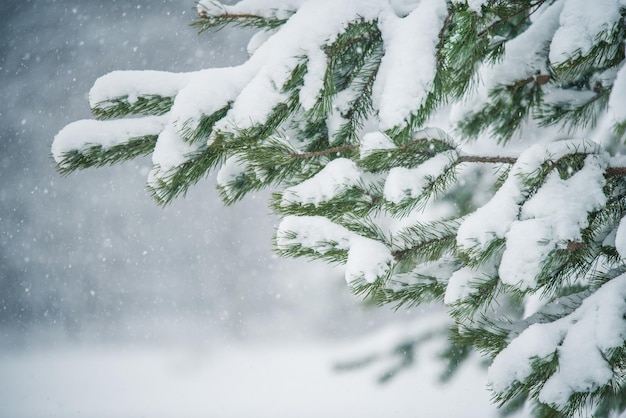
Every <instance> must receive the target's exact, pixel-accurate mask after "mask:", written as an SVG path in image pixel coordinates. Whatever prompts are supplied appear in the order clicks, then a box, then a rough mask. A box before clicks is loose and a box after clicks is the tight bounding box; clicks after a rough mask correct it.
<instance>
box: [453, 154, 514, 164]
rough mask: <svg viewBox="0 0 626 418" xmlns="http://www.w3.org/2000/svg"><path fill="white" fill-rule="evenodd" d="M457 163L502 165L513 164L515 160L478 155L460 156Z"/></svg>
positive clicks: (512, 158)
mask: <svg viewBox="0 0 626 418" xmlns="http://www.w3.org/2000/svg"><path fill="white" fill-rule="evenodd" d="M457 161H458V162H459V163H494V164H498V163H502V164H515V163H516V162H517V158H514V157H481V156H479V155H462V156H460V157H459V159H458V160H457Z"/></svg>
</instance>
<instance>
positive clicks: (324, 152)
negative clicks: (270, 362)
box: [289, 145, 359, 158]
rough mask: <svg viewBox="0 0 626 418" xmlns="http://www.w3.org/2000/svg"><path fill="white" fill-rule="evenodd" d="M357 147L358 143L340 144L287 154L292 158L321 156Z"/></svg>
mask: <svg viewBox="0 0 626 418" xmlns="http://www.w3.org/2000/svg"><path fill="white" fill-rule="evenodd" d="M358 148H359V146H358V145H342V146H339V147H333V148H328V149H324V150H321V151H313V152H305V153H295V152H294V153H291V154H289V156H290V157H293V158H312V157H321V156H324V155H328V154H336V153H338V152H341V151H351V150H355V149H358Z"/></svg>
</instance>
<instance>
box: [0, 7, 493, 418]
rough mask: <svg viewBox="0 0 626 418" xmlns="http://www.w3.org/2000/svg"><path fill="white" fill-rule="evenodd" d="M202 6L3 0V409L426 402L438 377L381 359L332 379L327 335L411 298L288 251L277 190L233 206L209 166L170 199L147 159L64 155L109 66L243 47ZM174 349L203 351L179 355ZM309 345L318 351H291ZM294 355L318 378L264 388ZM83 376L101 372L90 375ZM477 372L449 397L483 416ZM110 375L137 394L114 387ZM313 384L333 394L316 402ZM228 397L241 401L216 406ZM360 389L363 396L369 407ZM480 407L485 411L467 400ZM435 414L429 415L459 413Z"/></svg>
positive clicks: (400, 408)
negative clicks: (65, 163)
mask: <svg viewBox="0 0 626 418" xmlns="http://www.w3.org/2000/svg"><path fill="white" fill-rule="evenodd" d="M194 18H195V11H194V3H193V1H189V0H158V1H147V0H137V1H119V0H117V1H116V0H109V1H106V2H104V1H101V0H98V1H95V0H80V1H79V0H73V1H72V0H56V1H55V0H38V1H35V0H20V1H9V0H4V1H2V2H0V98H1V100H0V121H1V122H2V123H1V124H0V416H11V417H27V416H32V417H42V416H62V417H68V416H88V417H96V416H103V417H106V416H128V417H134V416H149V417H153V416H182V417H185V416H219V417H221V416H272V417H279V416H285V417H288V416H292V417H293V416H300V417H302V416H305V415H304V413H303V411H309V412H310V413H311V414H312V415H311V416H323V415H319V414H320V413H322V414H325V415H326V416H331V417H332V416H339V415H335V413H337V414H340V413H341V414H345V411H352V412H356V411H361V412H359V413H360V414H361V416H380V415H379V414H380V413H381V412H380V411H382V410H384V411H386V412H389V411H395V414H394V415H393V416H396V417H401V416H415V415H414V413H415V407H416V405H418V404H422V407H423V405H429V404H428V403H425V401H426V399H430V402H431V404H432V403H433V402H435V401H436V399H437V397H436V396H435V395H433V394H428V393H424V392H423V391H424V390H426V389H425V388H431V386H432V385H431V382H430V381H425V380H424V376H421V377H420V376H417V375H412V377H411V379H416V376H417V378H421V379H422V380H421V381H422V383H421V384H423V385H426V386H423V388H422V389H421V390H422V396H420V397H419V399H418V398H414V397H413V396H412V394H413V393H415V391H416V390H418V388H419V387H420V386H418V385H419V383H417V381H416V380H411V381H410V384H407V383H406V382H404V383H403V385H404V386H402V388H403V389H402V390H400V391H398V389H397V388H398V387H399V386H396V389H393V390H392V389H387V391H386V392H385V391H384V390H383V389H381V388H380V387H377V386H376V385H375V383H373V382H374V380H375V379H374V378H373V377H372V374H365V375H364V374H361V375H359V376H358V382H359V383H358V384H359V385H361V386H358V388H359V389H355V384H356V383H355V382H356V380H355V379H356V378H351V379H352V380H349V381H347V382H346V381H343V382H344V383H329V382H331V380H329V379H332V376H334V373H333V372H332V361H331V360H332V359H333V358H336V357H337V354H336V352H335V351H334V349H328V350H327V349H326V348H320V347H330V346H333V344H337V343H343V342H349V341H353V340H355V338H357V337H361V336H367V335H369V334H370V333H372V332H374V331H377V330H379V329H382V328H384V327H383V325H385V324H389V323H398V322H400V323H405V322H406V320H407V319H410V318H413V317H414V316H415V314H416V312H411V311H401V312H398V313H393V312H391V311H390V310H388V309H380V308H372V307H367V306H364V304H363V303H362V302H360V301H359V300H358V299H357V298H355V297H353V296H352V295H350V294H349V291H348V290H347V287H346V285H345V282H344V280H343V278H342V273H341V271H338V270H333V269H331V268H328V267H326V266H325V265H323V264H321V263H306V262H301V261H293V260H279V259H276V258H275V257H274V256H273V255H272V252H271V236H272V233H273V229H274V227H275V222H276V218H275V217H273V216H272V215H270V214H269V210H268V208H267V204H266V200H267V197H268V195H267V194H264V193H259V194H257V195H255V196H251V197H249V198H247V199H245V200H244V201H243V202H241V203H239V204H237V205H235V206H233V207H228V208H225V207H224V206H223V205H222V203H221V201H220V199H219V197H218V194H217V192H216V191H215V189H214V182H213V179H212V178H209V179H207V180H206V181H205V182H201V183H199V184H198V185H197V186H195V187H194V188H193V189H192V190H191V192H190V193H189V194H188V196H187V197H186V198H184V199H179V200H178V201H176V202H174V203H173V204H171V205H170V206H168V207H166V208H161V207H158V206H156V204H154V202H153V201H152V200H151V198H150V197H149V195H148V193H147V192H146V191H145V180H146V176H147V173H148V170H149V168H150V160H149V158H146V159H142V160H135V161H132V162H129V163H125V164H123V165H120V166H116V167H110V168H109V167H107V168H102V169H93V170H86V171H82V172H79V173H74V174H72V175H70V176H67V177H61V176H59V174H58V173H57V172H56V171H55V168H54V162H53V161H52V159H51V157H50V145H51V142H52V140H53V137H54V135H55V134H56V133H57V132H58V131H59V130H60V129H61V128H63V127H64V126H65V125H66V124H67V123H70V122H72V121H75V120H78V119H82V118H89V117H90V113H89V107H88V102H87V94H88V91H89V88H90V87H91V85H92V84H93V82H94V81H95V80H96V78H97V77H99V76H101V75H103V74H106V73H107V72H109V71H113V70H124V69H128V70H130V69H132V70H141V69H152V70H167V71H194V70H198V69H201V68H205V67H209V66H228V65H235V64H237V63H240V62H242V61H243V60H244V59H245V57H246V54H245V44H246V40H247V36H248V35H249V34H246V33H245V32H242V31H237V32H232V31H229V30H223V31H220V32H218V33H211V34H209V33H205V34H202V35H200V36H198V34H197V33H196V32H195V30H194V29H192V28H190V27H189V26H188V25H189V23H191V22H192V21H193V20H194ZM401 333H402V331H400V334H401ZM397 334H398V332H396V334H394V335H397ZM294 344H296V346H295V348H294ZM164 347H169V348H168V349H167V350H165V349H164ZM171 347H183V349H184V350H186V351H184V352H185V353H188V352H189V350H196V351H193V352H194V353H196V354H194V355H193V356H191V357H190V356H189V355H187V354H185V355H181V354H180V353H179V354H172V352H171V351H169V350H170V348H171ZM259 347H263V348H259ZM285 347H286V348H285ZM304 347H314V348H311V349H309V348H304ZM208 349H211V350H217V351H218V352H219V353H221V354H220V356H217V357H215V356H214V357H212V359H213V360H211V361H208V360H206V359H205V358H204V357H201V358H200V359H199V357H198V355H197V352H198V351H197V350H208ZM164 350H165V351H164ZM307 350H313V354H312V357H311V356H309V357H306V359H303V358H299V357H297V356H296V355H295V354H294V353H300V354H299V355H303V354H302V353H303V352H304V353H308V352H309V351H307ZM325 350H326V351H325ZM202 352H204V351H202ZM233 353H235V354H233ZM251 353H252V354H251ZM255 356H256V357H255ZM216 358H217V360H216ZM181 359H183V360H181ZM202 359H204V360H202ZM205 360H206V361H205ZM327 360H328V361H327ZM207 362H208V363H207ZM229 362H230V363H229ZM171 363H175V365H176V367H173V366H172V367H173V368H170V367H169V366H171ZM163 364H166V365H167V367H165V368H163V369H162V370H161V368H162V366H163ZM279 364H282V366H279ZM262 366H264V367H262ZM305 366H306V367H308V368H306V367H305ZM281 367H282V368H281ZM298 367H305V369H304V370H300V369H298ZM181 368H182V369H183V370H187V369H186V368H191V369H193V370H194V373H195V374H191V375H189V376H187V378H186V380H183V382H184V385H186V386H183V387H184V388H185V389H184V391H183V392H185V393H186V394H187V398H189V399H187V398H185V399H184V400H180V399H179V400H180V402H178V401H172V400H171V399H170V398H169V397H168V396H164V395H167V394H171V393H172V386H171V385H172V384H173V383H172V382H173V381H174V382H175V383H176V382H178V383H176V384H177V385H179V384H183V383H181V381H179V380H175V379H174V380H172V379H173V378H172V373H175V376H176V378H179V377H180V375H179V374H180V373H179V372H180V369H181ZM289 368H291V369H292V370H291V371H292V372H293V373H299V379H297V380H298V381H300V380H304V381H306V382H308V383H307V386H305V387H304V388H303V391H301V392H299V395H297V396H295V397H294V396H292V395H289V394H281V393H280V391H281V390H291V389H293V388H292V383H293V379H294V378H293V377H289V378H284V379H283V378H280V379H278V378H277V379H278V380H280V382H281V383H280V384H278V383H276V385H277V386H275V389H268V390H273V391H274V392H272V393H273V394H272V395H267V394H265V393H264V392H259V391H258V388H259V386H267V387H268V388H272V387H274V386H272V383H271V379H270V382H269V383H268V380H267V375H268V374H270V375H274V374H277V375H280V373H281V370H283V372H286V371H287V370H288V369H289ZM155 369H157V370H161V374H158V373H157V371H155ZM87 370H88V371H89V372H87ZM114 370H126V374H120V375H114V374H112V373H114V372H113V371H114ZM172 370H176V372H173V371H172ZM154 373H157V374H154ZM176 373H179V374H176ZM246 373H247V374H246ZM473 373H475V372H473ZM86 374H89V375H90V376H92V377H93V376H96V377H97V380H98V382H99V383H98V384H97V385H96V386H93V387H91V386H89V385H86V384H85V381H84V379H85V378H86V377H85V376H86ZM431 374H432V373H431ZM216 376H217V377H216ZM224 376H230V378H231V379H232V380H226V381H225V380H224ZM470 376H471V378H470V380H471V382H472V383H470V384H469V385H467V382H466V383H465V386H461V387H460V390H461V392H462V393H464V394H465V395H466V401H467V404H463V402H462V401H458V400H457V402H455V403H453V404H450V407H456V408H465V409H464V410H465V413H464V414H463V416H481V417H482V416H484V413H485V412H484V404H485V403H486V399H487V398H488V395H487V394H486V392H485V393H484V395H483V389H482V387H483V382H481V384H479V385H476V384H474V382H473V381H474V380H475V377H474V376H475V375H474V374H470ZM479 376H482V375H481V374H480V373H479ZM431 377H432V376H431ZM433 379H434V378H433ZM278 380H276V379H275V380H274V381H275V382H278ZM241 381H244V382H247V384H244V385H242V384H241V383H240V382H241ZM90 382H91V381H90ZM121 382H124V384H121ZM228 382H231V383H232V388H231V389H229V387H230V386H228ZM332 382H337V381H335V380H332ZM339 382H341V381H339ZM424 382H426V383H424ZM211 385H217V386H211ZM281 385H282V386H281ZM337 385H339V386H337ZM341 385H344V386H341ZM429 385H430V386H429ZM146 387H147V388H149V389H150V390H151V391H150V392H142V390H143V391H145V390H146V389H145V388H146ZM113 388H115V389H113ZM209 388H211V389H210V390H212V391H214V393H218V391H219V390H222V391H223V393H224V395H223V396H222V395H219V394H218V395H216V396H215V397H214V398H212V399H213V400H212V403H211V405H212V407H209V406H208V405H206V404H204V402H205V401H206V391H208V390H209ZM350 388H352V390H351V389H350ZM457 389H458V388H457ZM111 390H118V391H120V392H119V393H118V395H119V396H121V397H122V398H123V399H125V400H122V401H120V398H119V397H118V398H117V399H116V401H115V402H108V401H107V400H106V399H105V398H102V396H101V394H102V393H105V392H107V391H109V392H110V391H111ZM181 390H182V389H181ZM429 390H430V389H429ZM394 391H395V392H394ZM337 392H340V393H337ZM116 393H117V392H116ZM219 393H222V392H219ZM235 393H239V394H240V395H239V396H236V395H235ZM253 393H256V396H257V397H258V399H257V403H256V404H254V402H252V405H253V406H252V407H251V408H255V409H254V410H255V413H254V415H249V414H248V415H241V414H244V412H241V411H242V410H241V409H237V408H242V406H241V405H242V403H241V402H240V400H241V396H243V397H244V398H245V397H250V396H252V394H253ZM315 393H319V394H320V395H319V396H325V394H329V393H332V394H333V396H334V397H336V399H334V400H333V401H332V402H330V400H327V401H326V402H320V401H319V399H317V398H315V397H313V394H315ZM442 393H443V392H442ZM476 393H479V395H476ZM371 394H375V395H374V396H372V395H371ZM141 396H146V397H147V399H146V400H142V398H141ZM229 396H232V397H233V400H232V402H231V401H228V399H230V398H229ZM286 396H289V398H290V399H291V400H290V402H285V399H286ZM350 396H352V398H351V397H350ZM476 396H478V397H479V398H480V400H477V399H476ZM218 398H219V399H220V400H221V401H222V402H223V403H225V404H226V403H227V404H228V405H230V407H231V408H233V409H232V411H231V412H230V413H228V412H226V411H227V410H228V408H226V407H225V406H215V405H218V404H219V402H218V403H216V402H215V401H216V399H218ZM353 398H354V399H366V400H367V401H365V402H358V403H359V405H360V408H361V409H359V407H358V406H357V405H352V404H351V403H353V402H354V400H353ZM374 398H375V399H376V400H374ZM425 398H426V399H425ZM79 399H80V400H79ZM166 399H170V400H166ZM174 399H178V398H174ZM181 399H182V398H181ZM224 399H227V400H224ZM252 399H253V400H254V399H256V398H254V396H252ZM168 402H169V403H168ZM307 402H309V403H310V404H311V405H317V407H319V409H315V408H312V407H311V406H310V405H309V403H307ZM342 402H343V403H342ZM390 402H394V403H395V409H393V408H394V407H392V405H394V404H391V403H390ZM281 403H285V408H286V409H285V410H284V411H283V412H284V415H281V412H280V411H279V410H278V409H276V408H277V407H276V405H280V404H281ZM181 405H186V406H188V407H189V409H188V410H187V411H185V412H181V409H180V408H181ZM219 405H221V404H219ZM296 405H299V406H300V408H301V410H300V412H296V409H294V408H296ZM342 405H343V406H342ZM377 405H378V408H381V409H377ZM383 405H384V406H383ZM467 405H473V406H474V407H475V408H477V410H478V411H481V412H475V411H474V413H475V414H476V415H472V414H473V412H472V411H471V410H468V409H467V408H468V406H467ZM111 408H113V409H111ZM115 408H118V409H115ZM211 408H214V409H211ZM215 408H218V409H215ZM272 408H274V409H272ZM342 408H344V409H342ZM382 408H384V409H382ZM390 408H391V409H390ZM481 408H482V409H481ZM216 410H219V411H221V412H220V413H219V414H215V413H214V412H213V413H211V412H207V411H216ZM171 411H174V412H171ZM263 411H265V412H263ZM439 412H441V414H442V415H440V414H439V413H432V411H431V414H429V415H425V416H435V417H436V416H442V417H443V416H453V415H446V414H449V413H446V412H443V411H439ZM172 413H174V415H172ZM368 413H369V414H372V415H367V414H368ZM160 414H163V415H160ZM194 414H195V415H194ZM457 416H461V415H457Z"/></svg>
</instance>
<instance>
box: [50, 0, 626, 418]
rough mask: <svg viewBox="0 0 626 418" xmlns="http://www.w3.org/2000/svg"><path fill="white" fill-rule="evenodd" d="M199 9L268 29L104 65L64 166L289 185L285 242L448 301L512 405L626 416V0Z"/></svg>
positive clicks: (157, 184) (165, 192)
mask: <svg viewBox="0 0 626 418" xmlns="http://www.w3.org/2000/svg"><path fill="white" fill-rule="evenodd" d="M197 7H198V14H199V20H198V22H197V23H196V25H197V27H198V28H200V30H202V31H204V30H207V29H211V28H219V27H222V26H224V25H236V26H243V27H251V28H255V29H257V30H258V33H257V34H256V35H254V36H253V37H252V38H251V41H250V45H249V47H248V51H249V52H250V54H251V55H250V58H249V60H248V61H247V62H245V63H244V64H242V65H240V66H237V67H232V68H215V69H205V70H200V71H197V72H194V73H187V74H173V73H163V72H148V71H146V72H114V73H110V74H108V75H105V76H103V77H102V78H100V79H99V80H98V81H97V82H96V83H95V85H94V87H93V89H92V91H91V93H90V95H89V98H90V104H91V107H92V109H93V112H94V115H95V116H96V117H97V119H98V120H94V121H78V122H75V123H74V124H71V125H69V126H68V127H66V128H65V129H63V130H62V131H61V132H60V133H59V134H58V135H57V137H56V138H55V141H54V144H53V154H54V157H55V159H56V161H57V164H58V167H59V170H60V171H61V172H69V171H73V170H76V169H82V168H86V167H90V166H98V165H103V164H106V163H112V162H117V161H122V160H125V159H128V158H132V157H134V156H137V155H142V154H148V153H152V155H153V163H154V168H153V170H152V172H151V173H150V175H149V179H148V184H149V188H150V190H151V191H152V193H153V195H154V197H155V199H156V200H157V201H158V202H159V203H161V204H166V203H168V202H170V201H171V200H172V199H173V198H175V197H177V196H179V195H181V194H184V193H185V191H186V190H187V188H188V187H190V186H191V185H193V184H195V183H196V182H197V181H199V180H200V179H202V178H203V177H205V176H206V175H207V174H208V173H209V172H210V170H211V169H214V168H215V169H218V170H219V172H218V174H217V179H218V187H219V188H220V191H221V193H222V196H223V198H224V200H225V202H226V203H232V202H234V201H236V200H238V199H240V198H242V197H243V196H245V195H246V194H247V193H249V192H251V191H254V190H258V189H262V188H268V187H271V188H273V189H274V190H275V196H274V198H273V199H272V202H271V205H272V208H273V209H274V210H275V211H276V212H277V213H278V214H280V215H283V220H282V223H281V224H280V226H279V228H278V230H277V232H276V237H275V244H276V249H277V252H278V253H279V254H282V255H286V256H295V257H299V256H307V257H312V258H320V259H324V260H327V261H329V262H333V263H341V264H345V265H346V281H347V282H348V285H349V286H350V287H351V288H352V289H353V290H354V291H355V292H356V293H358V294H364V295H367V296H369V297H371V298H373V299H374V300H376V301H377V302H379V303H395V304H398V305H404V304H408V305H410V306H414V305H417V304H421V303H429V302H433V301H437V302H440V303H444V304H445V305H447V307H448V308H449V309H450V312H451V315H452V318H453V319H454V321H455V325H454V327H453V335H454V341H455V344H463V345H471V346H474V347H477V348H478V349H479V350H481V351H483V352H484V353H485V354H487V355H489V356H491V357H492V358H493V364H492V366H491V369H490V378H491V389H492V390H493V391H494V399H495V400H496V401H497V402H498V403H499V404H501V405H514V404H517V405H520V404H523V401H526V402H527V404H528V405H531V404H532V405H534V411H535V413H536V415H537V416H560V415H559V414H562V415H567V416H571V415H573V414H579V415H587V414H588V415H591V414H594V416H613V415H611V414H616V413H621V412H623V411H624V410H626V388H625V387H624V380H625V378H626V376H625V370H624V369H625V367H626V344H625V339H626V331H625V330H626V320H625V319H624V317H625V315H626V291H625V290H624V289H626V287H625V286H624V280H625V279H624V277H626V276H625V274H626V264H625V263H624V258H626V238H625V237H626V227H624V224H626V222H624V221H622V219H623V218H625V216H626V181H625V180H624V176H625V175H626V167H625V163H626V161H625V160H624V158H622V157H620V155H621V153H622V151H623V144H622V143H623V139H624V136H626V112H625V111H624V109H626V102H625V101H624V97H626V96H625V94H624V91H625V89H626V81H625V79H626V75H624V71H626V70H624V58H625V53H624V43H625V41H626V29H625V24H626V22H625V20H624V16H625V15H626V2H623V1H621V0H600V1H596V2H586V1H582V0H535V1H479V0H473V1H462V0H455V1H445V0H412V1H409V0H397V1H389V0H360V1H354V0H289V1H285V0H243V1H240V2H239V3H236V4H234V5H223V4H220V3H218V2H215V1H209V0H201V1H200V2H199V3H198V6H197ZM128 115H140V116H139V117H133V118H126V119H121V120H110V119H117V118H119V117H122V116H128ZM490 167H491V168H495V170H494V171H493V174H492V173H491V172H490V171H489V168H490ZM494 174H495V175H494Z"/></svg>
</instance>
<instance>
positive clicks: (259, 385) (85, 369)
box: [0, 342, 494, 418]
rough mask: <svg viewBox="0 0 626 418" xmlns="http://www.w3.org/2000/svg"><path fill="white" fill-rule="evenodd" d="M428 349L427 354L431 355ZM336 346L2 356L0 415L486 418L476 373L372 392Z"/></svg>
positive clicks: (411, 379)
mask: <svg viewBox="0 0 626 418" xmlns="http://www.w3.org/2000/svg"><path fill="white" fill-rule="evenodd" d="M435 345H436V344H431V346H429V347H427V348H425V350H426V351H431V352H432V351H434V350H436V347H435ZM346 350H348V351H350V350H351V348H350V347H345V346H339V345H332V346H331V345H328V346H326V345H320V343H319V342H318V343H315V345H312V344H304V343H299V344H295V345H294V344H283V345H275V344H272V345H263V344H253V345H243V344H233V345H228V344H220V345H219V346H218V347H210V346H196V347H185V348H182V347H170V348H165V347H163V346H160V347H153V346H152V347H150V346H135V347H129V346H121V345H118V346H104V347H103V346H66V347H62V348H54V349H46V348H45V347H41V346H39V347H37V348H36V349H32V350H27V351H21V352H15V351H13V352H12V351H4V352H0V371H1V373H2V375H1V376H2V378H0V416H1V417H13V418H31V417H32V418H35V417H37V418H39V417H68V418H69V417H88V418H97V417H128V418H135V417H136V418H139V417H150V418H157V417H219V418H226V417H272V418H280V417H285V418H287V417H290V418H292V417H301V418H305V417H357V416H358V417H394V418H401V417H412V418H415V417H429V418H432V417H435V418H436V417H442V418H443V417H466V418H468V417H469V418H471V417H476V418H485V417H488V416H493V415H494V414H493V413H492V412H490V411H492V408H491V407H489V405H488V393H487V391H486V390H485V388H484V384H481V382H484V374H483V372H482V371H481V370H479V369H478V368H476V367H474V366H472V365H466V366H465V367H464V368H463V369H462V370H461V372H460V374H459V376H458V378H457V379H453V381H452V382H451V384H449V385H443V386H442V385H438V384H434V382H435V380H436V377H437V373H438V370H437V363H436V362H434V361H433V362H430V361H428V359H429V358H430V356H428V355H426V356H424V357H422V358H423V360H424V361H422V362H420V364H418V368H417V369H412V370H411V371H409V372H407V373H402V374H399V375H398V376H397V377H396V378H395V379H394V380H392V381H391V383H388V384H385V385H382V386H381V385H379V384H377V383H376V382H375V378H374V376H375V373H373V372H374V371H373V370H372V369H363V370H359V371H352V372H344V373H337V372H335V371H333V363H334V362H336V361H337V360H341V359H344V358H345V355H346Z"/></svg>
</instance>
